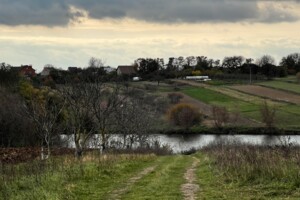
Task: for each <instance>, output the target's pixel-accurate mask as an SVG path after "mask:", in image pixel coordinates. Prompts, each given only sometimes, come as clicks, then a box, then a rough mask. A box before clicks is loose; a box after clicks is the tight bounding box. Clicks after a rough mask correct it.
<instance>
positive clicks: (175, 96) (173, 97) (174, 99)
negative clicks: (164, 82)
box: [168, 93, 183, 104]
mask: <svg viewBox="0 0 300 200" xmlns="http://www.w3.org/2000/svg"><path fill="white" fill-rule="evenodd" d="M168 98H169V100H170V103H172V104H177V103H179V101H180V99H182V98H183V95H182V94H179V93H169V94H168Z"/></svg>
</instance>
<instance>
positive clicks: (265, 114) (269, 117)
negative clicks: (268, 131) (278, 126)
mask: <svg viewBox="0 0 300 200" xmlns="http://www.w3.org/2000/svg"><path fill="white" fill-rule="evenodd" d="M276 111H277V110H276V108H275V107H274V106H270V105H269V104H268V103H267V101H264V103H263V104H262V105H261V107H260V114H261V117H262V122H264V123H265V125H266V127H267V128H273V127H274V125H275V118H276Z"/></svg>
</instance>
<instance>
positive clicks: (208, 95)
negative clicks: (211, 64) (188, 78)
mask: <svg viewBox="0 0 300 200" xmlns="http://www.w3.org/2000/svg"><path fill="white" fill-rule="evenodd" d="M183 92H184V93H185V94H186V95H189V96H191V97H193V98H195V99H197V100H200V101H202V102H204V103H207V104H212V105H218V106H224V107H226V108H227V109H228V110H229V111H240V112H241V113H247V112H253V111H258V110H259V106H258V105H255V104H252V103H250V102H246V101H242V100H239V99H237V98H234V97H231V96H228V95H225V94H222V93H219V92H216V91H213V90H210V89H207V88H200V87H198V88H195V87H194V88H189V89H185V90H183Z"/></svg>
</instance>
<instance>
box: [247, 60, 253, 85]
mask: <svg viewBox="0 0 300 200" xmlns="http://www.w3.org/2000/svg"><path fill="white" fill-rule="evenodd" d="M252 61H253V59H252V58H248V59H246V63H247V65H248V66H249V68H250V85H251V84H252V65H251V63H252Z"/></svg>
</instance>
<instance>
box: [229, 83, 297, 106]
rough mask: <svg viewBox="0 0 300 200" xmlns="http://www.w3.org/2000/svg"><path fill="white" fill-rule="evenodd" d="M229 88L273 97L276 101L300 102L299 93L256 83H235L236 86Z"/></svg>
mask: <svg viewBox="0 0 300 200" xmlns="http://www.w3.org/2000/svg"><path fill="white" fill-rule="evenodd" d="M231 88H233V89H235V90H238V91H241V92H245V93H248V94H252V95H256V96H261V97H266V98H269V99H273V100H276V101H284V102H288V103H294V104H300V95H296V94H292V93H288V92H284V91H280V90H275V89H271V88H266V87H262V86H257V85H236V86H231Z"/></svg>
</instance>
